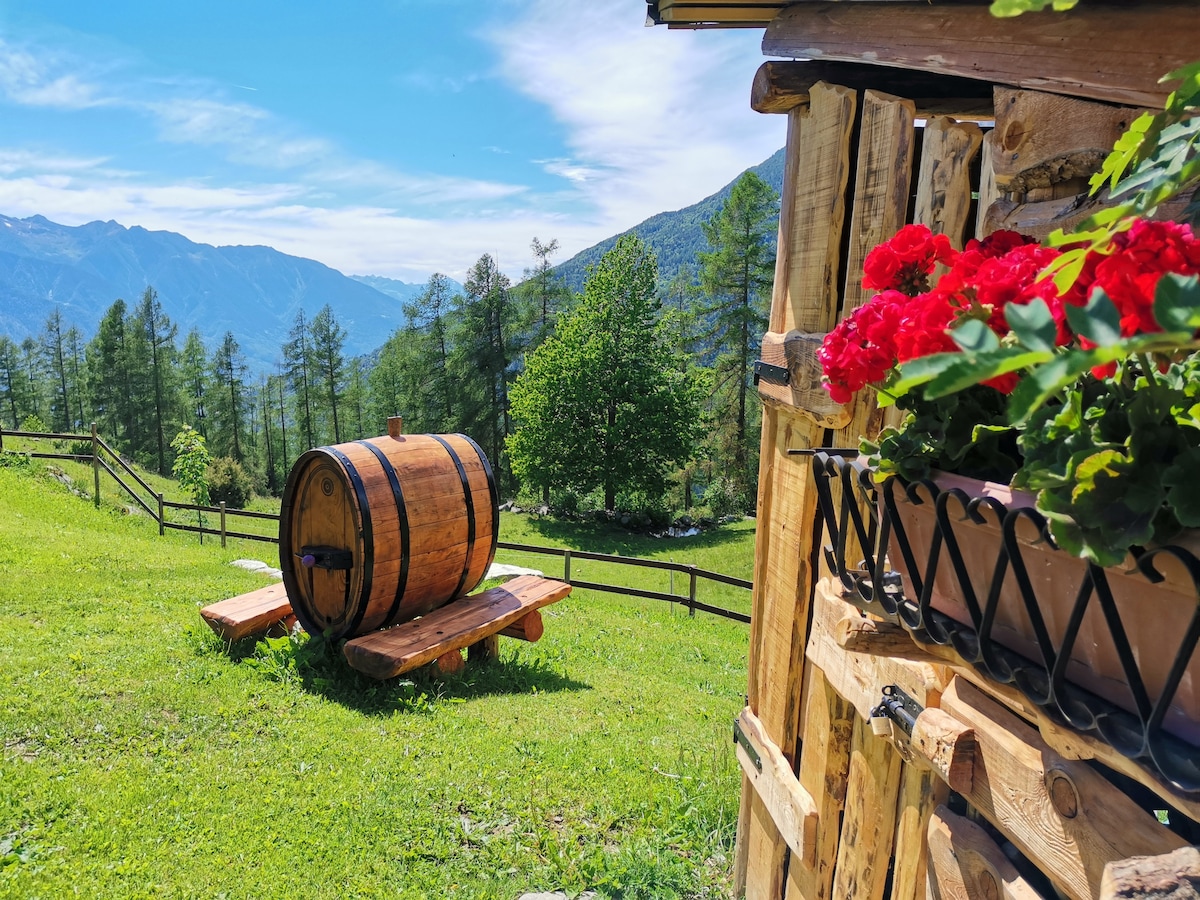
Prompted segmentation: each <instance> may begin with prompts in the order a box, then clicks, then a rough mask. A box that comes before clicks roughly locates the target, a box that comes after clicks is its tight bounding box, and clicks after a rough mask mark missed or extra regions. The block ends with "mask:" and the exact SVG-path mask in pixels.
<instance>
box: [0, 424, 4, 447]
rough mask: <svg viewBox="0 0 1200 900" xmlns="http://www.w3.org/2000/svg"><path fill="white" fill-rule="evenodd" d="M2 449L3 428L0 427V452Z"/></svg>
mask: <svg viewBox="0 0 1200 900" xmlns="http://www.w3.org/2000/svg"><path fill="white" fill-rule="evenodd" d="M3 449H4V426H3V425H0V450H3Z"/></svg>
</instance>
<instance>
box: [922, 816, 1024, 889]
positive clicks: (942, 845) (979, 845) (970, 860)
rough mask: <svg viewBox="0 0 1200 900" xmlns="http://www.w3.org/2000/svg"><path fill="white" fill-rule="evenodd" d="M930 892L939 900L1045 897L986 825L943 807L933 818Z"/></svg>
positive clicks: (931, 828) (931, 825)
mask: <svg viewBox="0 0 1200 900" xmlns="http://www.w3.org/2000/svg"><path fill="white" fill-rule="evenodd" d="M928 843H929V894H930V896H932V897H937V898H939V900H976V898H988V900H992V898H994V900H1001V898H1003V900H1042V896H1041V894H1039V893H1038V892H1037V891H1035V890H1034V889H1033V888H1032V887H1030V885H1029V882H1027V881H1025V879H1023V878H1022V877H1021V875H1020V873H1019V872H1017V870H1016V868H1015V867H1014V866H1013V864H1012V863H1011V862H1009V861H1008V857H1006V856H1005V855H1004V851H1003V850H1001V849H1000V848H999V847H998V846H997V845H996V842H995V841H993V840H992V839H991V837H989V836H988V833H987V832H986V831H984V830H983V828H982V827H980V826H979V825H976V824H975V823H974V822H972V821H971V820H970V819H967V818H965V817H963V816H959V815H956V814H955V813H952V812H950V810H948V809H946V808H945V807H944V806H943V807H940V808H939V809H938V810H937V811H936V812H935V813H934V815H933V816H932V817H931V818H930V820H929V829H928Z"/></svg>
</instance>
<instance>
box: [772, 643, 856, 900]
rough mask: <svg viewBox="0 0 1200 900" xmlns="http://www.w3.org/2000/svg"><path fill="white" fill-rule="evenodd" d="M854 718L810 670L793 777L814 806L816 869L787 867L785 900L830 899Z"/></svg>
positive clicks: (851, 709) (848, 707)
mask: <svg viewBox="0 0 1200 900" xmlns="http://www.w3.org/2000/svg"><path fill="white" fill-rule="evenodd" d="M855 719H856V716H855V712H854V707H853V706H851V705H850V703H849V702H848V701H847V700H846V699H845V698H844V697H842V696H841V695H840V694H839V693H838V692H837V691H835V690H834V689H833V687H832V686H831V685H830V684H829V682H828V681H826V680H825V676H824V675H823V674H822V672H821V670H820V669H818V668H815V667H813V666H809V667H808V668H807V669H806V670H805V672H804V718H803V722H804V747H803V751H804V752H803V753H801V754H800V772H799V775H798V778H799V780H800V784H801V786H802V787H803V788H804V789H805V790H806V791H808V794H809V796H810V797H812V798H813V803H814V804H815V805H816V807H817V821H818V826H819V827H818V828H817V850H816V864H815V865H814V866H811V867H809V866H790V867H789V868H788V873H787V885H786V892H785V894H784V897H786V898H787V900H833V872H834V865H835V863H836V861H837V857H838V846H839V844H840V842H841V828H840V826H839V824H838V823H839V822H840V820H841V815H842V810H843V809H844V808H845V805H846V784H847V780H848V779H849V776H850V742H851V738H852V736H853V733H854V722H855ZM821 823H824V826H823V827H821ZM775 896H776V897H778V896H779V895H778V894H776V895H775Z"/></svg>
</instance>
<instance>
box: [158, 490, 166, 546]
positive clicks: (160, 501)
mask: <svg viewBox="0 0 1200 900" xmlns="http://www.w3.org/2000/svg"><path fill="white" fill-rule="evenodd" d="M155 496H156V497H158V536H159V537H162V536H163V535H164V534H166V533H167V526H166V525H164V524H163V522H164V521H165V520H166V517H165V516H164V515H163V496H162V493H161V492H159V493H158V494H155Z"/></svg>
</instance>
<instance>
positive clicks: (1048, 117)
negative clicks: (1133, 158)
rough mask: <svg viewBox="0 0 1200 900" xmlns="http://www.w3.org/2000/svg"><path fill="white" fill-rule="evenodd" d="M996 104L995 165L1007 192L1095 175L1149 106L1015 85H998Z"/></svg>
mask: <svg viewBox="0 0 1200 900" xmlns="http://www.w3.org/2000/svg"><path fill="white" fill-rule="evenodd" d="M995 104H996V128H995V132H994V135H995V142H996V144H995V147H994V150H995V153H994V155H993V157H992V168H993V170H994V177H995V180H996V187H997V188H998V189H999V190H1001V191H1005V192H1007V193H1013V192H1017V191H1019V192H1021V193H1024V192H1027V191H1029V190H1031V189H1033V188H1040V187H1041V188H1044V187H1050V186H1051V185H1054V184H1058V183H1059V182H1063V181H1069V180H1070V179H1073V178H1084V179H1087V178H1090V177H1091V176H1092V175H1093V174H1094V173H1096V172H1099V171H1100V167H1101V165H1102V164H1103V162H1104V158H1105V157H1106V156H1108V154H1109V152H1110V151H1111V150H1112V148H1113V144H1115V143H1116V142H1117V139H1118V138H1119V137H1120V136H1121V135H1122V134H1124V133H1125V131H1126V130H1127V129H1128V128H1129V126H1130V124H1132V122H1133V120H1134V119H1136V118H1137V117H1138V115H1140V114H1141V113H1142V112H1143V111H1144V110H1142V109H1133V108H1130V107H1114V106H1108V105H1105V104H1102V103H1095V102H1090V101H1087V100H1076V99H1073V98H1071V97H1062V96H1059V95H1057V94H1048V93H1046V92H1045V91H1020V90H1013V89H1011V88H996V97H995Z"/></svg>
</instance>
